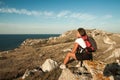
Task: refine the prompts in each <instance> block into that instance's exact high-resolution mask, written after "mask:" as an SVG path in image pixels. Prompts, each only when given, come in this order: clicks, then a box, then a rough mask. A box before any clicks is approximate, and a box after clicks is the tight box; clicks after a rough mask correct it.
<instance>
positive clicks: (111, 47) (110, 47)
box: [103, 45, 114, 53]
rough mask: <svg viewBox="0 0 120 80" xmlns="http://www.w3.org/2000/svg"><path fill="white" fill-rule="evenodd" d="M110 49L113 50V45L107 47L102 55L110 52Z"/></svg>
mask: <svg viewBox="0 0 120 80" xmlns="http://www.w3.org/2000/svg"><path fill="white" fill-rule="evenodd" d="M112 49H114V45H111V46H109V47H108V49H107V50H105V51H104V52H103V53H106V52H108V51H110V50H112Z"/></svg>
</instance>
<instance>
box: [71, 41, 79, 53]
mask: <svg viewBox="0 0 120 80" xmlns="http://www.w3.org/2000/svg"><path fill="white" fill-rule="evenodd" d="M77 48H78V44H77V43H74V47H73V49H72V53H75V52H76V50H77Z"/></svg>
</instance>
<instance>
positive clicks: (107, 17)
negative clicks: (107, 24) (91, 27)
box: [103, 14, 113, 19]
mask: <svg viewBox="0 0 120 80" xmlns="http://www.w3.org/2000/svg"><path fill="white" fill-rule="evenodd" d="M112 17H113V16H112V15H110V14H108V15H105V16H103V18H104V19H110V18H112Z"/></svg>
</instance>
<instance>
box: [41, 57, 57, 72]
mask: <svg viewBox="0 0 120 80" xmlns="http://www.w3.org/2000/svg"><path fill="white" fill-rule="evenodd" d="M57 66H58V64H57V62H56V61H53V60H52V59H47V60H46V61H45V62H44V63H43V64H42V66H41V68H42V70H43V71H44V72H49V71H51V70H53V69H55V68H57Z"/></svg>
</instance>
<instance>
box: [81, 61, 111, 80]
mask: <svg viewBox="0 0 120 80" xmlns="http://www.w3.org/2000/svg"><path fill="white" fill-rule="evenodd" d="M83 64H84V66H85V67H86V68H87V70H88V71H89V72H90V73H91V75H92V77H93V80H111V79H110V78H109V77H105V76H104V75H103V71H104V68H105V63H103V62H100V61H89V60H86V61H83Z"/></svg>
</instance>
